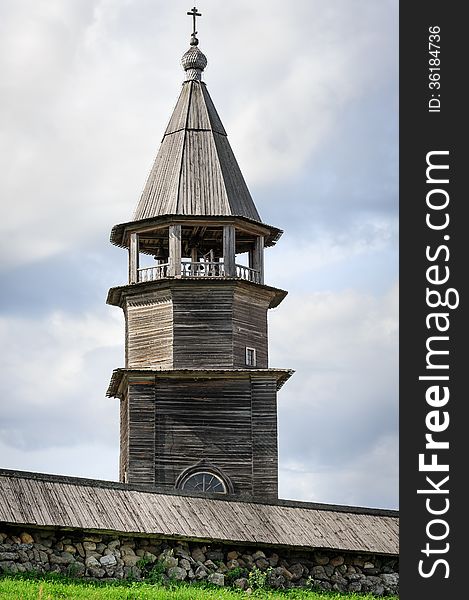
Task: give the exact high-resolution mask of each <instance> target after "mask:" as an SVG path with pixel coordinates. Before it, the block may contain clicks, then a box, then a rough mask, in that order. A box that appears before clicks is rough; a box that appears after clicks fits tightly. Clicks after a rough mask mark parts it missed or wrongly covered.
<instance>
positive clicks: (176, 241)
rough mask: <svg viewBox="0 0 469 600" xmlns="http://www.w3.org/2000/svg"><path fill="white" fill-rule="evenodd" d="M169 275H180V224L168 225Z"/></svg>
mask: <svg viewBox="0 0 469 600" xmlns="http://www.w3.org/2000/svg"><path fill="white" fill-rule="evenodd" d="M168 270H169V276H170V277H181V225H170V226H169V269H168Z"/></svg>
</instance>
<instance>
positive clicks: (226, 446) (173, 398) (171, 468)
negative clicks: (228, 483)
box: [156, 378, 252, 494]
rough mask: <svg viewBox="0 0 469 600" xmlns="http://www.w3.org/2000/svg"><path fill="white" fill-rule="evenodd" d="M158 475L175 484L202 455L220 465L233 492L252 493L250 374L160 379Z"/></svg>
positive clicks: (158, 386)
mask: <svg viewBox="0 0 469 600" xmlns="http://www.w3.org/2000/svg"><path fill="white" fill-rule="evenodd" d="M156 423H157V426H156V479H157V482H158V483H159V484H163V485H165V486H168V487H169V488H171V489H174V484H175V481H176V479H177V477H178V476H179V475H180V473H181V472H182V471H183V470H184V469H186V468H187V467H191V466H193V465H194V464H196V463H197V462H199V461H200V460H201V459H205V460H207V461H209V462H210V463H212V464H213V465H214V466H216V467H218V468H219V469H220V470H222V471H223V472H224V473H225V474H226V475H227V476H228V477H229V478H230V479H231V480H232V482H233V484H234V487H235V493H239V494H243V493H244V494H250V493H252V438H251V389H250V382H249V379H248V378H246V379H232V380H229V379H228V380H222V379H213V380H200V381H198V380H186V381H174V380H170V379H168V380H162V379H158V383H157V391H156Z"/></svg>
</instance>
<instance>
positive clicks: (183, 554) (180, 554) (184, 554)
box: [174, 548, 191, 560]
mask: <svg viewBox="0 0 469 600" xmlns="http://www.w3.org/2000/svg"><path fill="white" fill-rule="evenodd" d="M174 556H177V558H182V559H185V560H189V559H190V558H191V555H190V554H189V552H188V551H187V550H186V549H185V548H177V549H176V550H175V551H174Z"/></svg>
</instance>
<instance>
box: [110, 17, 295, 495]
mask: <svg viewBox="0 0 469 600" xmlns="http://www.w3.org/2000/svg"><path fill="white" fill-rule="evenodd" d="M194 10H195V13H197V10H196V9H194ZM194 10H193V11H192V12H191V13H188V14H191V15H193V18H194V21H195V17H196V16H199V15H198V14H194ZM206 65H207V59H206V57H205V55H204V54H203V53H202V52H201V51H200V49H199V48H198V40H197V38H196V32H195V26H194V33H193V34H192V37H191V41H190V48H189V50H188V51H187V52H186V53H185V54H184V55H183V57H182V66H183V68H184V70H185V72H186V80H185V81H184V83H183V86H182V91H181V93H180V96H179V99H178V102H177V104H176V107H175V109H174V112H173V114H172V116H171V119H170V121H169V124H168V126H167V128H166V131H165V134H164V137H163V141H162V143H161V146H160V149H159V151H158V154H157V157H156V160H155V162H154V165H153V168H152V170H151V173H150V175H149V177H148V180H147V183H146V186H145V189H144V191H143V193H142V196H141V198H140V201H139V203H138V206H137V209H136V212H135V215H134V219H133V220H132V221H130V222H127V223H122V224H120V225H116V226H115V227H114V228H113V229H112V233H111V242H112V243H113V244H115V245H117V246H120V247H122V248H126V249H128V256H129V281H128V284H127V285H123V286H120V287H115V288H112V289H111V290H110V291H109V295H108V299H107V302H108V304H112V305H114V306H120V307H121V308H122V309H123V311H124V316H125V325H126V327H125V332H126V334H125V368H122V369H117V370H115V371H114V373H113V376H112V379H111V383H110V386H109V390H108V395H109V396H113V397H117V398H119V399H120V403H121V417H120V419H121V433H120V479H121V481H123V482H129V483H132V484H147V485H155V486H157V487H158V488H159V489H162V490H165V489H166V490H168V491H169V490H174V489H175V488H176V489H182V490H186V491H189V492H205V493H228V494H234V495H237V496H247V497H256V498H257V497H258V498H277V495H278V491H277V490H278V487H277V480H278V473H277V471H278V467H277V390H278V389H279V388H280V386H281V385H282V384H283V383H284V382H285V381H286V380H287V379H288V378H289V376H290V375H291V373H292V371H290V370H286V369H285V370H283V369H269V368H268V338H267V311H268V309H269V308H274V307H276V306H277V305H278V304H279V303H280V302H281V301H282V300H283V298H284V297H285V296H286V292H285V291H283V290H279V289H276V288H274V287H270V286H268V285H266V284H265V282H264V248H265V247H269V246H272V245H273V244H275V243H276V242H277V240H278V239H279V237H280V236H281V234H282V232H281V231H280V230H279V229H276V228H275V227H271V226H269V225H265V224H264V223H262V221H261V219H260V217H259V214H258V212H257V210H256V207H255V205H254V202H253V200H252V198H251V195H250V193H249V190H248V188H247V186H246V183H245V181H244V179H243V176H242V174H241V171H240V169H239V166H238V164H237V162H236V159H235V157H234V155H233V152H232V150H231V147H230V145H229V142H228V138H227V135H226V132H225V130H224V128H223V125H222V123H221V121H220V118H219V116H218V114H217V111H216V109H215V107H214V105H213V102H212V100H211V98H210V96H209V93H208V91H207V88H206V86H205V83H203V82H202V80H201V76H202V72H203V70H204V68H205V67H206ZM142 259H145V260H146V261H147V262H146V264H145V265H143V260H142Z"/></svg>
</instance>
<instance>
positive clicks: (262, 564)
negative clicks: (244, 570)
mask: <svg viewBox="0 0 469 600" xmlns="http://www.w3.org/2000/svg"><path fill="white" fill-rule="evenodd" d="M269 566H270V563H269V561H268V560H267V559H266V558H258V559H257V560H256V567H257V568H258V569H260V570H261V571H265V570H266V569H267V567H269Z"/></svg>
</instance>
